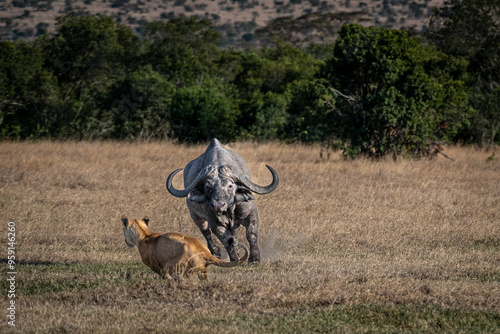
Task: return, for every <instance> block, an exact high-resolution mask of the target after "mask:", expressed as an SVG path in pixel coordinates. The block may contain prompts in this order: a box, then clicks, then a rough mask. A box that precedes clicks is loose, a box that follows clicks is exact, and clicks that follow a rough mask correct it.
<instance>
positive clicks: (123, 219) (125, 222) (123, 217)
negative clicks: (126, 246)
mask: <svg viewBox="0 0 500 334" xmlns="http://www.w3.org/2000/svg"><path fill="white" fill-rule="evenodd" d="M122 222H123V225H124V226H125V227H127V225H128V218H127V217H125V215H123V216H122Z"/></svg>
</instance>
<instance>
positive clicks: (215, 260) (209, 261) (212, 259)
mask: <svg viewBox="0 0 500 334" xmlns="http://www.w3.org/2000/svg"><path fill="white" fill-rule="evenodd" d="M234 243H235V245H236V246H238V247H241V248H243V250H244V251H245V255H243V257H242V258H240V259H238V260H237V261H227V262H226V261H222V260H220V259H218V258H216V257H215V256H213V255H212V254H210V256H211V257H210V258H208V259H206V261H207V264H214V265H216V266H219V267H235V266H238V265H240V264H242V263H243V262H245V261H246V260H247V259H248V255H249V254H250V251H249V250H248V247H247V246H245V245H243V244H241V243H239V242H238V241H236V240H234Z"/></svg>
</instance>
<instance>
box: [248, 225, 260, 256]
mask: <svg viewBox="0 0 500 334" xmlns="http://www.w3.org/2000/svg"><path fill="white" fill-rule="evenodd" d="M258 229H259V218H258V217H256V219H255V220H253V221H252V222H250V223H249V224H248V226H247V240H248V244H249V245H250V255H249V256H248V263H259V262H260V250H259V245H258Z"/></svg>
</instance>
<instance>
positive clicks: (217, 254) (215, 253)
mask: <svg viewBox="0 0 500 334" xmlns="http://www.w3.org/2000/svg"><path fill="white" fill-rule="evenodd" d="M209 248H210V247H209ZM210 252H211V253H212V255H213V256H215V257H216V258H218V259H222V255H221V252H220V248H219V247H217V246H215V247H213V248H212V249H210Z"/></svg>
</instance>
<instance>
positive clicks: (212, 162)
mask: <svg viewBox="0 0 500 334" xmlns="http://www.w3.org/2000/svg"><path fill="white" fill-rule="evenodd" d="M266 167H267V168H268V169H269V170H270V171H271V174H272V176H273V181H272V182H271V184H269V185H268V186H260V185H257V184H255V183H253V182H252V181H251V179H250V171H249V169H248V166H247V164H246V163H245V161H244V160H243V159H242V158H241V157H240V156H239V155H238V154H236V153H235V152H233V151H231V150H228V149H227V148H225V147H224V146H223V145H222V144H221V143H220V142H219V141H218V140H217V139H213V140H212V142H211V143H210V145H209V146H208V148H207V150H206V151H205V153H203V154H202V155H200V156H199V157H198V158H196V159H194V160H193V161H191V162H189V163H188V164H187V165H186V168H185V169H184V188H185V189H184V190H178V189H175V188H174V187H173V186H172V179H173V178H174V176H175V175H176V174H177V173H178V172H180V171H181V170H182V168H181V169H177V170H175V171H173V172H172V173H171V174H170V175H169V176H168V178H167V189H168V191H169V192H170V193H171V194H172V195H174V196H177V197H186V200H187V206H188V208H189V213H190V214H191V218H192V219H193V221H194V222H195V224H196V225H197V226H198V228H199V229H200V230H201V233H202V234H203V236H204V237H205V239H206V240H207V244H208V248H209V249H210V252H212V254H213V255H215V256H218V257H220V256H221V254H220V250H219V248H218V247H217V246H216V245H215V243H214V241H213V240H212V237H211V233H212V232H213V233H214V234H215V235H216V236H217V238H219V240H220V241H221V243H222V244H223V245H224V247H225V248H226V251H227V253H228V254H229V258H230V259H231V261H236V260H238V255H237V253H236V250H235V248H234V243H233V242H231V241H232V240H233V239H234V240H235V239H236V235H237V231H238V228H239V227H240V225H243V226H245V228H246V237H247V240H248V243H249V245H250V257H249V258H248V262H249V263H255V262H259V261H260V251H259V247H258V245H257V237H258V226H259V216H258V214H257V207H256V205H255V202H254V196H253V194H252V192H254V193H256V194H260V195H264V194H268V193H270V192H272V191H273V190H274V189H276V187H277V186H278V183H279V179H278V173H276V171H275V170H274V169H272V168H271V167H269V166H267V165H266Z"/></svg>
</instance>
